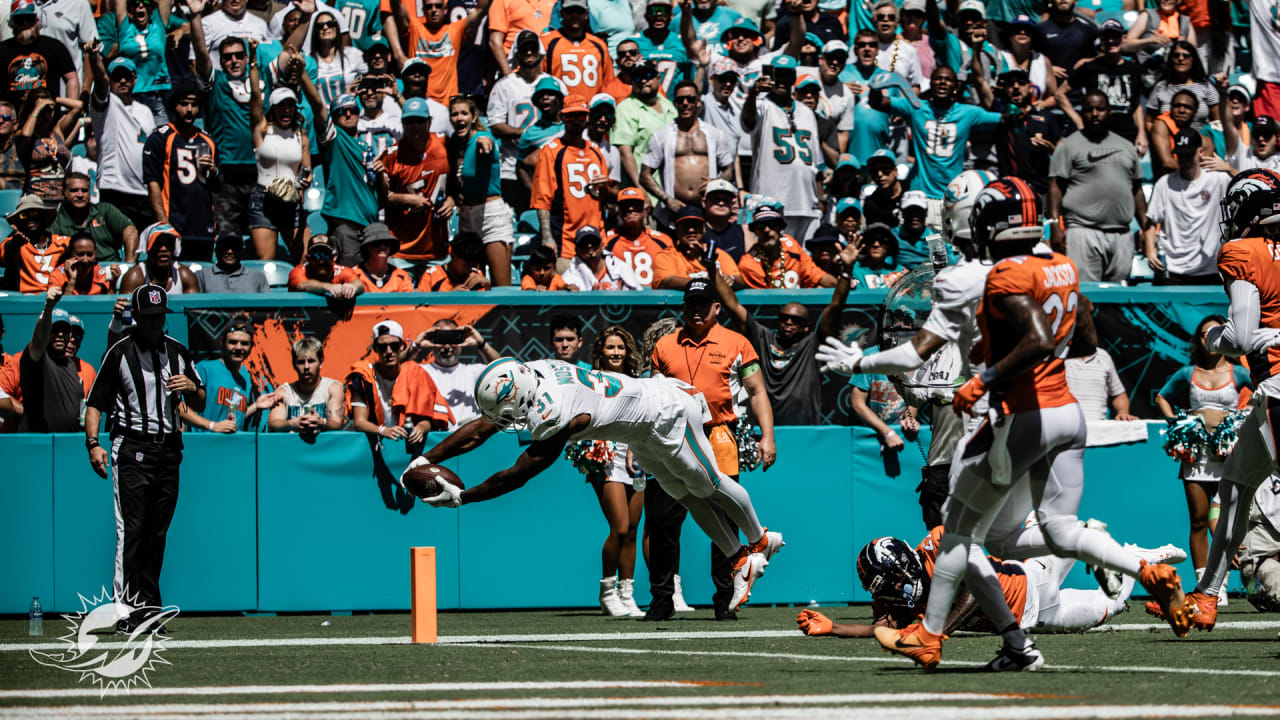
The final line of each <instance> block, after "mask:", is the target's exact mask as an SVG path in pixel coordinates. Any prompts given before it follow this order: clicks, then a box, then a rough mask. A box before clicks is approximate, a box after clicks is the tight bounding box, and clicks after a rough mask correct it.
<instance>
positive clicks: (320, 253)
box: [307, 245, 333, 260]
mask: <svg viewBox="0 0 1280 720" xmlns="http://www.w3.org/2000/svg"><path fill="white" fill-rule="evenodd" d="M307 259H308V260H332V259H333V248H331V247H329V246H328V245H313V246H312V247H311V249H310V250H308V251H307Z"/></svg>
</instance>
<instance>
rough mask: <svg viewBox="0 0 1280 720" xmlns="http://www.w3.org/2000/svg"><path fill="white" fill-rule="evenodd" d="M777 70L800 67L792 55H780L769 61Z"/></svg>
mask: <svg viewBox="0 0 1280 720" xmlns="http://www.w3.org/2000/svg"><path fill="white" fill-rule="evenodd" d="M769 64H770V65H771V66H772V67H773V68H774V69H775V70H795V69H796V68H797V67H799V63H797V62H796V59H795V58H793V57H791V56H790V55H779V56H777V57H775V58H774V59H773V61H772V62H770V63H769Z"/></svg>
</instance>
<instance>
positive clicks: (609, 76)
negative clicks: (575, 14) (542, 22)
mask: <svg viewBox="0 0 1280 720" xmlns="http://www.w3.org/2000/svg"><path fill="white" fill-rule="evenodd" d="M542 46H543V47H545V48H546V49H547V54H546V57H545V58H544V59H543V68H542V69H543V70H544V71H546V73H547V74H548V75H554V76H556V77H558V78H560V82H562V83H564V86H565V94H566V95H571V94H578V95H581V96H583V97H584V98H588V99H590V98H591V97H592V96H593V95H595V94H596V93H598V92H600V91H601V89H602V88H603V87H604V86H605V85H606V84H608V83H610V82H612V81H613V77H614V75H613V60H611V59H609V46H608V45H607V44H606V43H605V41H604V40H601V39H600V38H598V37H596V36H595V35H592V34H591V33H587V34H586V36H585V37H583V38H582V39H581V40H578V41H576V42H575V41H573V40H570V39H569V38H567V37H565V36H564V35H563V34H561V33H560V31H559V30H548V31H546V32H544V33H543V34H542Z"/></svg>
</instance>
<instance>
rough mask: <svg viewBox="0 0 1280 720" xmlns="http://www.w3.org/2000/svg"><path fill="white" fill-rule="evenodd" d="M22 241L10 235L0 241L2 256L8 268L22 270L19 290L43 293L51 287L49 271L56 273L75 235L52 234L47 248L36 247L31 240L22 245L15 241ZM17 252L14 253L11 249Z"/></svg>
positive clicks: (19, 273) (6, 268)
mask: <svg viewBox="0 0 1280 720" xmlns="http://www.w3.org/2000/svg"><path fill="white" fill-rule="evenodd" d="M18 242H21V241H20V240H18V239H17V238H16V237H15V236H13V235H10V236H9V237H7V238H5V239H4V240H3V241H0V258H3V262H4V266H5V272H6V273H11V272H16V273H17V274H18V292H20V293H23V294H27V295H29V294H32V293H42V292H44V291H45V290H47V289H48V288H49V274H50V273H52V272H53V271H54V269H55V267H56V265H57V262H58V260H60V259H61V258H62V253H63V252H65V251H66V249H67V245H69V244H71V238H69V237H67V236H66V235H51V236H50V237H49V244H48V245H47V246H45V248H44V249H43V250H39V249H36V247H35V246H34V245H32V244H31V243H29V242H23V243H22V245H21V246H20V247H17V246H15V245H14V243H18ZM14 252H16V253H17V254H16V255H14V256H13V257H10V255H11V253H14Z"/></svg>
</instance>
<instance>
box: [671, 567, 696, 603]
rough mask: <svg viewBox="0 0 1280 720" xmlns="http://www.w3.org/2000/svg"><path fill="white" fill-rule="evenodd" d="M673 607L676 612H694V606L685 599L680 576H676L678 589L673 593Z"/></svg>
mask: <svg viewBox="0 0 1280 720" xmlns="http://www.w3.org/2000/svg"><path fill="white" fill-rule="evenodd" d="M671 607H672V609H674V610H675V611H676V612H693V606H692V605H690V604H689V603H687V602H685V601H684V591H683V590H681V589H680V576H679V575H677V576H676V590H675V592H673V593H671Z"/></svg>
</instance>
